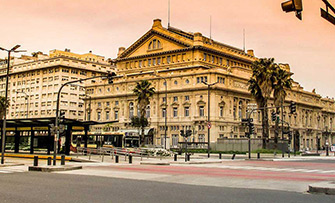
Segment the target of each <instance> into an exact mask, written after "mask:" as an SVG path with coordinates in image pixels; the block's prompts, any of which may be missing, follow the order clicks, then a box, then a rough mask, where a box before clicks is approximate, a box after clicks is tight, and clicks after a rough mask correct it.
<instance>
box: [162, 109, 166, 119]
mask: <svg viewBox="0 0 335 203" xmlns="http://www.w3.org/2000/svg"><path fill="white" fill-rule="evenodd" d="M165 116H166V109H165V108H162V117H163V118H165Z"/></svg>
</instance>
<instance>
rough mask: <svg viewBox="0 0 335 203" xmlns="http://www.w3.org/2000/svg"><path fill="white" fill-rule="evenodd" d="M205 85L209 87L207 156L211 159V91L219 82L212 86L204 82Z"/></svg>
mask: <svg viewBox="0 0 335 203" xmlns="http://www.w3.org/2000/svg"><path fill="white" fill-rule="evenodd" d="M202 83H203V84H205V85H207V87H208V118H207V128H208V135H207V137H208V138H207V142H208V144H207V145H208V146H207V156H208V158H209V157H210V133H211V120H210V116H211V111H210V101H211V100H210V99H211V97H210V90H211V86H213V85H215V84H216V83H218V82H214V83H212V84H208V83H207V82H204V81H202Z"/></svg>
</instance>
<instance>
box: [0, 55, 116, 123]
mask: <svg viewBox="0 0 335 203" xmlns="http://www.w3.org/2000/svg"><path fill="white" fill-rule="evenodd" d="M6 68H7V64H6V63H1V65H0V92H1V93H0V94H1V95H2V96H4V95H5V94H4V93H5V82H6V72H7V70H6ZM111 70H114V66H112V65H111V63H110V62H109V61H107V60H106V59H105V58H104V57H102V56H98V55H96V54H92V53H91V52H89V53H87V54H75V53H72V52H70V50H68V49H66V50H65V51H60V50H52V51H50V53H49V55H46V54H43V53H41V52H37V53H33V54H32V56H25V55H23V56H21V57H19V58H14V57H13V58H11V66H10V73H9V77H10V79H9V91H8V98H9V103H10V106H9V111H8V114H7V118H8V119H21V118H41V117H54V116H55V115H56V101H57V94H58V90H59V88H60V87H61V85H62V84H64V83H65V82H68V81H71V80H78V79H82V78H87V77H92V76H98V75H105V74H106V73H107V72H108V71H111ZM100 80H101V79H99V80H91V81H86V82H85V83H82V84H73V85H68V86H65V87H64V89H63V90H62V92H61V97H60V110H61V111H64V112H65V117H66V118H70V119H78V120H84V119H85V112H84V111H85V107H84V101H83V99H84V97H86V96H87V95H85V88H84V86H85V85H88V84H93V83H95V82H100Z"/></svg>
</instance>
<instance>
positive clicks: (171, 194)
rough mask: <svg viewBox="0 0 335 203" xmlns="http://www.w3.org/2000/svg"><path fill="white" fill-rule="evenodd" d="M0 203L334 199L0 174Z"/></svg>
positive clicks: (92, 178)
mask: <svg viewBox="0 0 335 203" xmlns="http://www.w3.org/2000/svg"><path fill="white" fill-rule="evenodd" d="M0 202H6V203H11V202H15V203H16V202H25V203H30V202H34V203H38V202H57V203H58V202H71V203H75V202H243V203H245V202H248V203H252V202H255V203H256V202H257V203H261V202H285V203H288V202H294V203H299V202H303V203H308V202H322V203H327V202H332V203H333V202H335V196H327V195H315V194H313V195H311V194H303V193H295V192H285V191H273V190H255V189H238V188H225V187H209V186H195V185H185V184H174V183H161V182H152V181H143V180H142V181H141V180H127V179H117V178H107V177H98V176H78V175H68V174H55V173H40V172H23V173H10V174H0Z"/></svg>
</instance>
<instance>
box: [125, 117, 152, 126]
mask: <svg viewBox="0 0 335 203" xmlns="http://www.w3.org/2000/svg"><path fill="white" fill-rule="evenodd" d="M130 125H131V126H132V127H135V128H142V127H143V128H145V127H147V126H148V125H149V122H148V119H147V118H145V117H142V116H140V117H138V116H133V117H132V118H131V123H130Z"/></svg>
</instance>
